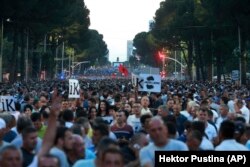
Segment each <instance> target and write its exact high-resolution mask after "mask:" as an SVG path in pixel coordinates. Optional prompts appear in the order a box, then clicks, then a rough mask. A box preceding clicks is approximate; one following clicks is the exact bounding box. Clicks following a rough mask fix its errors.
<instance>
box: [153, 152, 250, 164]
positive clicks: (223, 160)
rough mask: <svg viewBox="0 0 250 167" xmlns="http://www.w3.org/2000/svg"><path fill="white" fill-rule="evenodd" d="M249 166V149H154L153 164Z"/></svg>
mask: <svg viewBox="0 0 250 167" xmlns="http://www.w3.org/2000/svg"><path fill="white" fill-rule="evenodd" d="M177 165H183V166H185V167H201V166H202V165H204V166H209V167H218V166H228V167H232V166H237V167H238V166H239V167H241V166H250V151H156V152H155V166H157V167H162V166H168V167H176V166H177Z"/></svg>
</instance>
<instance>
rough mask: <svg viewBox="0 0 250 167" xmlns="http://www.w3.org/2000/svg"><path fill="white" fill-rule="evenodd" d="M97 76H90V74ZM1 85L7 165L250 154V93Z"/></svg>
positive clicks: (0, 122) (114, 165)
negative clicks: (6, 103) (10, 103)
mask: <svg viewBox="0 0 250 167" xmlns="http://www.w3.org/2000/svg"><path fill="white" fill-rule="evenodd" d="M89 72H90V73H91V71H89ZM79 82H80V98H78V99H72V98H68V88H69V83H68V81H67V80H64V81H62V80H53V81H41V82H30V83H21V82H17V83H14V84H2V85H0V92H1V96H12V97H14V101H15V111H3V110H2V111H1V112H0V167H21V166H22V167H28V166H29V167H48V166H50V167H59V166H60V167H70V166H73V167H83V166H88V167H94V166H97V167H124V166H126V167H139V166H142V167H153V166H154V163H155V151H159V150H161V151H188V150H189V151H249V150H250V126H249V123H250V122H249V119H250V88H249V87H247V86H238V85H234V84H233V83H220V84H219V83H213V82H191V81H190V82H189V81H168V80H164V81H162V83H161V92H157V93H155V92H138V91H137V88H136V87H134V86H133V85H132V83H131V80H130V79H105V80H88V79H84V80H79Z"/></svg>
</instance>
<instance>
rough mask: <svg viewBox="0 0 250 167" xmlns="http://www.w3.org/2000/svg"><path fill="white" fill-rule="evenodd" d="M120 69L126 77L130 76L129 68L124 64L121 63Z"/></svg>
mask: <svg viewBox="0 0 250 167" xmlns="http://www.w3.org/2000/svg"><path fill="white" fill-rule="evenodd" d="M118 70H119V72H120V73H122V75H124V76H125V77H126V76H128V69H127V68H126V67H125V66H123V65H122V64H120V65H119V67H118Z"/></svg>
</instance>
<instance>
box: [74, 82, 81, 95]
mask: <svg viewBox="0 0 250 167" xmlns="http://www.w3.org/2000/svg"><path fill="white" fill-rule="evenodd" d="M73 94H77V95H79V94H80V92H79V90H78V83H74V93H73Z"/></svg>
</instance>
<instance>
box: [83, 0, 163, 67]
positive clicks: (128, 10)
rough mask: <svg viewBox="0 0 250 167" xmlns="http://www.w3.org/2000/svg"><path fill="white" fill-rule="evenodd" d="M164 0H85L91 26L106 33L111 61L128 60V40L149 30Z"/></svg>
mask: <svg viewBox="0 0 250 167" xmlns="http://www.w3.org/2000/svg"><path fill="white" fill-rule="evenodd" d="M161 1H163V0H84V2H85V4H86V6H87V8H88V9H89V10H90V22H91V25H90V29H96V30H97V31H98V32H99V33H100V34H103V36H104V41H105V42H106V43H107V45H108V49H109V60H110V61H111V62H114V61H116V58H117V57H119V59H120V61H126V60H127V40H133V38H134V36H135V35H136V34H137V33H139V32H142V31H148V29H149V21H150V20H153V17H154V16H155V11H156V10H157V9H158V8H159V7H160V2H161Z"/></svg>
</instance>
